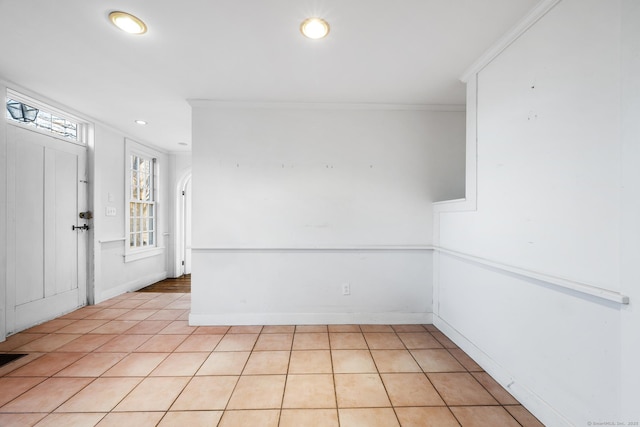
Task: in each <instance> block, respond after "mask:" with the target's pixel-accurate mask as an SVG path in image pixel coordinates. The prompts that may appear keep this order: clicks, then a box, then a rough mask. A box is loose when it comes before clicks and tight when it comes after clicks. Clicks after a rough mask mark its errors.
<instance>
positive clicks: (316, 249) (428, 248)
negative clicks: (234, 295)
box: [191, 245, 434, 253]
mask: <svg viewBox="0 0 640 427" xmlns="http://www.w3.org/2000/svg"><path fill="white" fill-rule="evenodd" d="M433 249H434V248H433V246H429V245H424V246H417V245H406V246H403V245H399V246H384V245H381V246H336V247H297V248H296V247H282V248H280V247H273V248H266V247H234V248H228V247H213V248H191V250H192V251H193V252H194V253H217V252H387V251H402V252H408V251H432V250H433Z"/></svg>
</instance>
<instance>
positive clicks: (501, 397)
mask: <svg viewBox="0 0 640 427" xmlns="http://www.w3.org/2000/svg"><path fill="white" fill-rule="evenodd" d="M471 375H473V377H474V378H475V379H476V380H478V382H479V383H480V384H482V385H483V386H484V388H486V389H487V390H489V393H491V395H492V396H493V397H494V398H495V399H496V400H497V401H498V403H500V404H501V405H518V401H517V400H516V399H515V398H514V397H513V396H511V394H509V392H508V391H507V390H505V389H504V388H502V386H501V385H500V384H498V383H497V382H496V380H494V379H493V378H491V376H490V375H489V374H487V373H486V372H472V373H471Z"/></svg>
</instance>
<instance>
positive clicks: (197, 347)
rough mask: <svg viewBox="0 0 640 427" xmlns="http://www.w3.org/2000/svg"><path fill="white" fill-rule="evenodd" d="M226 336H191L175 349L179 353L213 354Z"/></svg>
mask: <svg viewBox="0 0 640 427" xmlns="http://www.w3.org/2000/svg"><path fill="white" fill-rule="evenodd" d="M223 336H224V335H222V334H219V335H190V336H188V337H187V339H185V340H184V341H183V342H182V344H180V345H179V346H178V348H176V349H175V351H177V352H195V351H204V352H208V353H210V352H212V351H213V349H214V348H216V346H217V345H218V343H219V342H220V340H221V339H222V337H223Z"/></svg>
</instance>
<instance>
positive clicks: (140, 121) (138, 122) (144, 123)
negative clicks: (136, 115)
mask: <svg viewBox="0 0 640 427" xmlns="http://www.w3.org/2000/svg"><path fill="white" fill-rule="evenodd" d="M136 123H137V124H139V125H142V126H144V125H146V124H147V122H145V121H144V120H136Z"/></svg>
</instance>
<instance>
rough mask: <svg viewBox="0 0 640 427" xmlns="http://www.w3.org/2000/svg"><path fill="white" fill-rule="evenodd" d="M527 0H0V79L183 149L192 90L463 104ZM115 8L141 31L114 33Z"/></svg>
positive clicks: (237, 97) (270, 97) (253, 97)
mask: <svg viewBox="0 0 640 427" xmlns="http://www.w3.org/2000/svg"><path fill="white" fill-rule="evenodd" d="M536 3H537V0H395V1H391V0H184V1H181V2H179V1H175V0H172V1H170V0H153V1H142V0H108V1H87V0H55V1H42V0H19V1H15V0H0V40H1V42H0V77H3V78H5V79H7V80H8V81H10V82H13V83H17V84H19V85H21V86H23V87H25V88H28V89H29V90H31V91H33V92H36V93H38V94H41V95H43V96H45V97H48V98H50V99H54V100H56V101H57V102H60V103H62V104H64V105H67V106H69V107H71V108H73V109H75V110H77V111H81V112H83V113H84V114H86V115H87V116H89V117H92V118H96V119H99V120H100V121H101V122H104V123H106V124H108V125H111V126H113V127H115V128H117V129H120V130H122V131H123V132H125V133H126V134H127V135H129V136H132V137H134V138H136V139H138V140H140V141H142V142H146V143H151V144H154V145H157V146H159V147H162V148H165V149H167V150H171V151H181V150H185V149H186V150H188V149H190V147H191V110H190V107H189V105H188V103H187V101H186V100H187V99H215V100H223V101H226V100H229V101H286V102H331V103H340V102H349V103H394V104H397V103H399V104H463V103H464V97H465V94H464V85H463V84H462V83H460V82H459V81H458V77H459V76H460V75H461V73H462V72H463V71H464V70H465V68H466V67H468V66H469V65H471V63H472V62H473V61H474V60H476V59H477V58H478V57H479V56H480V55H481V54H482V53H483V52H484V51H485V50H486V49H488V48H489V47H490V46H491V45H492V44H493V43H494V42H495V41H497V40H498V39H499V38H500V36H501V35H502V34H504V33H505V32H506V31H507V30H509V29H510V28H511V27H512V26H513V25H515V23H516V22H517V21H519V20H520V19H521V18H522V17H523V16H524V15H525V14H526V13H527V12H528V11H529V10H530V9H531V8H533V6H535V4H536ZM113 10H122V11H126V12H129V13H132V14H134V15H136V16H138V17H139V18H141V19H142V20H144V21H145V22H146V24H147V25H148V27H149V31H148V32H147V34H145V35H142V36H131V35H127V34H125V33H123V32H121V31H119V30H118V29H116V28H115V27H114V26H113V25H111V23H110V22H109V21H108V19H107V15H108V14H109V12H111V11H113ZM309 16H320V17H323V18H324V19H326V20H327V21H328V22H329V23H330V25H331V33H330V34H329V37H328V38H326V39H325V40H320V41H318V40H308V39H305V38H304V37H302V36H301V35H300V33H299V25H300V23H301V22H302V20H303V19H304V18H306V17H309ZM135 119H143V120H146V121H148V122H149V124H148V125H147V126H144V127H141V126H139V125H136V124H135V123H134V120H135ZM178 142H186V143H188V144H189V145H188V147H182V146H180V145H178Z"/></svg>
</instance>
